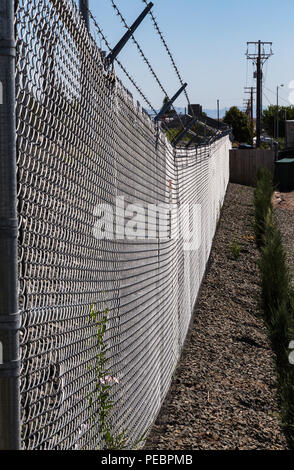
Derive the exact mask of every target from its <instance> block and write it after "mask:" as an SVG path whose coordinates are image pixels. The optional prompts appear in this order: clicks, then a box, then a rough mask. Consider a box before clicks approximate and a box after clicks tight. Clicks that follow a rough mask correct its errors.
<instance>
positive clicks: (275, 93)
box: [265, 87, 289, 105]
mask: <svg viewBox="0 0 294 470" xmlns="http://www.w3.org/2000/svg"><path fill="white" fill-rule="evenodd" d="M265 89H266V90H267V91H270V92H271V93H273V94H274V95H275V96H276V95H277V92H276V91H273V90H271V89H270V88H267V87H265ZM279 98H280V99H281V100H282V101H285V103H287V104H288V105H289V101H288V100H285V99H284V98H283V97H282V96H279Z"/></svg>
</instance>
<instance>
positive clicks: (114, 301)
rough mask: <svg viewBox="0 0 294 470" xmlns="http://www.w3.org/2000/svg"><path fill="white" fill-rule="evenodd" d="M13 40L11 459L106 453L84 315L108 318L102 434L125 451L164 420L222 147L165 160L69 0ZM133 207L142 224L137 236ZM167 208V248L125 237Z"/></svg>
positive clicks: (26, 0)
mask: <svg viewBox="0 0 294 470" xmlns="http://www.w3.org/2000/svg"><path fill="white" fill-rule="evenodd" d="M15 34H16V39H17V43H16V139H17V142H16V144H17V183H18V196H17V209H18V215H19V232H18V259H19V305H20V310H21V329H20V348H21V389H20V393H21V423H20V424H19V425H20V426H21V443H22V444H21V445H22V448H23V449H99V448H102V447H103V445H104V444H103V440H102V438H101V433H100V425H101V423H100V421H99V407H98V404H97V402H95V401H94V402H93V403H91V405H89V396H91V394H92V393H93V391H94V389H95V384H96V382H95V365H96V360H97V354H99V346H98V342H97V329H96V328H95V325H94V324H93V323H91V321H90V312H91V308H92V306H95V308H96V309H97V310H98V311H100V312H103V310H104V308H105V305H106V306H107V308H108V322H107V329H106V333H105V335H106V337H105V341H106V345H107V360H108V364H109V369H110V370H111V372H112V374H113V375H114V376H116V377H117V378H118V379H119V383H118V384H116V385H115V386H114V387H112V388H111V392H110V393H111V394H112V397H113V400H114V406H113V409H112V410H111V421H112V423H113V426H114V429H113V432H114V433H121V432H123V433H124V435H125V439H126V442H127V446H128V448H132V447H134V445H135V443H136V441H137V440H138V439H139V438H140V436H141V435H142V434H143V433H144V432H145V431H146V430H147V429H149V428H150V426H151V425H152V422H153V421H154V419H155V417H156V415H157V413H158V411H159V409H160V406H161V404H162V401H163V399H164V397H165V395H166V393H167V391H168V388H169V385H170V381H171V377H172V374H173V371H174V369H175V366H176V364H177V361H178V359H179V355H180V352H181V348H182V346H183V343H184V340H185V337H186V334H187V330H188V326H189V322H190V319H191V315H192V311H193V307H194V304H195V301H196V297H197V293H198V290H199V287H200V284H201V280H202V277H203V275H204V272H205V267H206V263H207V260H208V257H209V253H210V248H211V244H212V240H213V236H214V232H215V228H216V224H217V220H218V216H219V214H220V209H221V206H222V202H223V199H224V196H225V192H226V187H227V183H228V177H229V148H230V141H229V138H228V136H227V135H223V136H222V137H220V138H219V139H218V140H215V141H214V142H213V143H212V144H211V145H209V146H202V147H198V149H197V150H196V149H193V150H185V149H174V148H173V147H172V146H171V145H170V144H169V142H168V140H167V138H166V136H165V134H164V133H163V132H162V131H161V129H160V125H158V124H154V122H153V121H152V120H151V119H150V118H149V116H148V115H147V114H146V112H145V111H144V110H143V109H142V108H141V106H140V105H139V103H136V102H134V100H133V98H132V96H131V95H130V93H129V92H128V90H127V89H126V88H125V87H124V86H123V85H122V83H121V82H120V81H119V80H118V79H117V78H116V76H115V74H114V73H113V71H110V70H109V69H107V68H106V67H105V63H104V58H103V57H104V56H103V53H102V52H101V50H100V49H99V48H98V46H97V44H96V42H95V41H94V39H93V38H92V36H91V35H90V34H88V32H87V30H86V28H85V26H84V23H83V21H82V19H81V17H80V14H79V11H78V9H77V7H76V5H75V3H74V2H72V1H71V0H19V1H18V2H17V9H16V14H15ZM118 204H121V205H122V206H123V208H122V206H121V208H120V210H119V209H118ZM132 204H136V207H137V208H138V207H141V209H142V212H141V213H140V214H138V213H137V215H136V219H135V220H136V224H135V228H134V219H133V214H132V206H130V205H132ZM185 205H189V206H191V207H192V206H193V207H194V206H195V207H197V208H198V209H197V210H198V218H197V227H196V228H197V234H198V235H197V236H198V237H199V243H198V244H197V247H196V248H195V249H190V250H189V249H185V241H184V240H183V239H182V238H181V237H177V236H174V235H175V233H176V232H177V230H178V227H179V225H186V227H184V228H185V229H186V230H188V231H191V220H190V218H185V217H179V215H178V212H177V211H176V210H174V209H175V208H179V207H181V206H185ZM166 207H168V208H169V210H168V213H167V217H166V218H165V219H164V220H165V224H166V225H165V227H164V228H165V232H166V235H165V236H164V237H161V236H159V234H158V228H157V224H155V223H154V220H157V219H156V217H155V218H154V217H153V218H152V221H153V222H152V223H151V225H150V227H149V228H150V229H151V230H153V232H152V233H153V236H152V237H149V238H146V237H139V236H134V235H133V236H132V234H134V233H135V230H136V229H137V228H138V226H139V225H140V223H141V226H142V223H143V227H145V226H146V224H147V222H146V220H147V219H146V218H145V215H144V214H146V213H147V212H146V211H148V210H149V211H151V212H152V211H153V212H154V213H155V212H157V211H158V210H159V214H160V211H164V210H165V209H164V208H166ZM113 208H116V211H114V212H113ZM126 208H127V211H125V212H124V210H125V209H126ZM137 212H138V209H137ZM139 212H140V211H139ZM153 215H154V214H153ZM102 219H103V221H104V228H103V230H104V237H100V238H99V237H98V236H97V233H98V232H99V227H100V228H101V220H102ZM194 222H195V219H194ZM144 224H145V225H144ZM124 226H125V227H126V228H129V231H130V233H131V235H129V236H128V237H126V236H123V234H122V229H123V227H124ZM193 227H194V229H195V224H194V225H193V226H192V229H193ZM113 229H115V230H116V235H117V233H120V236H113V237H111V236H110V235H111V232H112V230H113Z"/></svg>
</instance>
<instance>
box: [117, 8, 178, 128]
mask: <svg viewBox="0 0 294 470" xmlns="http://www.w3.org/2000/svg"><path fill="white" fill-rule="evenodd" d="M110 1H111V3H112V6H113V8H114V10H115V11H116V13H117V15H118V16H119V17H120V19H121V21H122V23H123V25H124V27H125V28H126V29H127V30H128V31H130V27H129V25H128V24H127V22H126V20H125V18H124V16H123V15H122V13H121V11H120V10H119V8H118V7H117V5H116V4H115V2H114V0H110ZM131 38H132V41H133V42H134V44H135V45H136V47H137V49H138V51H139V53H140V55H141V57H142V59H143V61H144V62H145V63H146V65H147V66H148V68H149V70H150V72H151V74H152V75H153V77H154V78H155V80H156V82H157V83H158V85H159V87H160V89H161V91H162V92H163V93H164V95H165V97H167V98H168V99H169V95H168V93H167V92H166V90H165V89H164V87H163V85H162V83H161V81H160V80H159V78H158V76H157V75H156V73H155V71H154V69H153V67H152V65H151V64H150V62H149V60H148V59H147V57H146V55H145V54H144V52H143V50H142V48H141V46H140V44H139V43H138V41H137V40H136V39H135V37H134V35H133V34H132V35H131ZM171 107H172V108H173V109H174V111H175V113H176V115H177V117H178V119H179V122H180V123H181V126H182V127H183V129H185V126H184V124H183V122H182V120H181V118H180V116H179V114H178V112H177V110H176V108H175V107H174V105H173V104H172V106H171Z"/></svg>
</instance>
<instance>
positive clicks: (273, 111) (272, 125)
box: [263, 106, 294, 137]
mask: <svg viewBox="0 0 294 470" xmlns="http://www.w3.org/2000/svg"><path fill="white" fill-rule="evenodd" d="M285 117H286V119H293V120H294V108H292V107H290V106H288V107H286V106H283V107H280V106H279V136H280V137H285ZM276 119H277V106H269V107H268V109H265V110H264V111H263V127H264V129H265V131H266V132H267V133H268V135H269V136H271V137H275V136H276V125H277V124H276V122H277V121H276Z"/></svg>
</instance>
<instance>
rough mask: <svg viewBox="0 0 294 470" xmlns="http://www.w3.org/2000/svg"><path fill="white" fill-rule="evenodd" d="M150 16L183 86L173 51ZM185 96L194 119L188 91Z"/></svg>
mask: <svg viewBox="0 0 294 470" xmlns="http://www.w3.org/2000/svg"><path fill="white" fill-rule="evenodd" d="M142 1H143V3H145V5H148V0H142ZM149 15H150V16H151V18H152V22H153V25H154V28H155V30H156V31H157V33H158V35H159V37H160V39H161V41H162V43H163V45H164V47H165V49H166V51H167V54H168V56H169V58H170V60H171V63H172V66H173V68H174V70H175V72H176V75H177V77H178V79H179V82H180V84H181V85H184V80H183V79H182V77H181V74H180V71H179V69H178V67H177V65H176V62H175V60H174V58H173V55H172V53H171V51H170V49H169V47H168V45H167V43H166V40H165V39H164V37H163V33H162V31H161V30H160V28H159V25H158V22H157V21H156V18H155V16H154V15H153V13H152V11H151V10H150V11H149ZM184 94H185V97H186V99H187V103H188V105H189V108H190V110H191V111H192V115H193V117H194V111H193V109H192V107H191V104H190V100H189V96H188V93H187V90H186V89H185V90H184Z"/></svg>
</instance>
